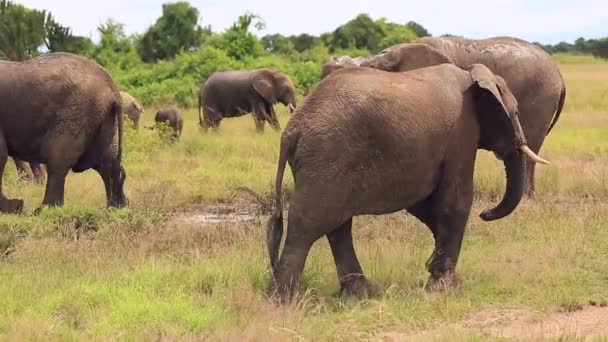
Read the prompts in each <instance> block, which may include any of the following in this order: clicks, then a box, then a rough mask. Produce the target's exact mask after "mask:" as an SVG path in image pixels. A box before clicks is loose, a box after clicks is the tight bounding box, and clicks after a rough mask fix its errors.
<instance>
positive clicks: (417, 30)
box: [405, 21, 431, 38]
mask: <svg viewBox="0 0 608 342" xmlns="http://www.w3.org/2000/svg"><path fill="white" fill-rule="evenodd" d="M405 27H407V28H408V29H410V30H411V31H412V32H414V34H415V35H416V37H419V38H420V37H428V36H430V35H431V34H430V33H429V31H427V30H426V29H425V28H424V26H422V25H420V24H418V23H417V22H415V21H410V22H408V23H407V24H405Z"/></svg>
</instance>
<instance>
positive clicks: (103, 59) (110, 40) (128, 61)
mask: <svg viewBox="0 0 608 342" xmlns="http://www.w3.org/2000/svg"><path fill="white" fill-rule="evenodd" d="M97 31H98V32H99V35H100V37H101V39H100V41H99V44H98V45H97V46H96V47H95V51H94V53H93V56H92V57H93V58H94V59H95V60H96V61H97V62H98V63H99V64H101V65H103V66H105V67H111V68H118V69H120V70H128V69H129V68H130V67H131V66H133V65H135V64H137V63H139V62H140V58H139V55H138V54H137V50H136V48H135V46H136V45H137V41H136V40H137V39H136V38H135V37H127V35H126V34H125V31H124V24H122V23H119V22H117V21H115V20H113V19H108V20H107V21H106V22H105V23H103V24H101V25H99V27H98V28H97Z"/></svg>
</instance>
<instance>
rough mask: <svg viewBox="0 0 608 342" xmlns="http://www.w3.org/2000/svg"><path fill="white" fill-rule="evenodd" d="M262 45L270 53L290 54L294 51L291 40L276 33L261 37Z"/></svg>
mask: <svg viewBox="0 0 608 342" xmlns="http://www.w3.org/2000/svg"><path fill="white" fill-rule="evenodd" d="M262 45H264V50H266V51H268V52H270V53H280V54H290V53H291V52H293V51H294V45H293V43H292V42H291V40H290V39H289V38H287V37H285V36H283V35H281V34H278V33H276V34H272V35H266V36H264V37H262Z"/></svg>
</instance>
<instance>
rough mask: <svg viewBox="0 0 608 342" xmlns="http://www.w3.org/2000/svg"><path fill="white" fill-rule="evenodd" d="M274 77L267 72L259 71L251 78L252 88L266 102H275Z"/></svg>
mask: <svg viewBox="0 0 608 342" xmlns="http://www.w3.org/2000/svg"><path fill="white" fill-rule="evenodd" d="M274 88H275V87H274V78H273V76H272V75H271V74H269V73H259V74H258V75H256V76H255V77H254V78H253V89H255V91H256V92H257V93H258V94H260V96H261V97H262V98H264V100H266V101H267V102H268V103H272V104H274V103H276V102H277V97H276V94H275V90H274Z"/></svg>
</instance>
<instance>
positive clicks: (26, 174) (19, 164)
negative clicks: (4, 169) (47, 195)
mask: <svg viewBox="0 0 608 342" xmlns="http://www.w3.org/2000/svg"><path fill="white" fill-rule="evenodd" d="M13 162H14V163H15V167H16V168H17V175H18V176H19V178H22V179H27V180H32V179H34V176H33V175H32V172H31V171H30V168H29V167H28V165H27V163H26V162H24V161H23V160H21V159H17V158H13ZM32 171H33V170H32Z"/></svg>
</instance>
